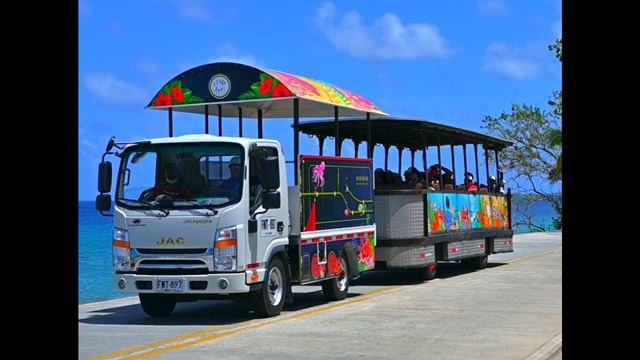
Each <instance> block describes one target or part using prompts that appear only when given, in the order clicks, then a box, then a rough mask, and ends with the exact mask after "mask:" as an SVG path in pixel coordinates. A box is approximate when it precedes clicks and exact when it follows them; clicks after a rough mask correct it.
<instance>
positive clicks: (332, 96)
mask: <svg viewBox="0 0 640 360" xmlns="http://www.w3.org/2000/svg"><path fill="white" fill-rule="evenodd" d="M296 97H297V98H300V99H301V100H305V103H304V104H302V103H301V109H303V110H306V111H308V112H309V113H310V114H311V115H314V114H315V115H317V116H325V114H326V111H328V110H330V108H331V107H332V106H329V107H327V106H326V105H335V106H340V107H342V108H346V110H348V111H347V113H346V114H351V115H354V114H355V113H354V111H355V112H357V113H360V114H361V113H362V112H369V113H372V114H380V115H386V113H384V112H383V111H382V110H380V108H379V107H377V106H376V105H375V104H373V103H372V102H371V101H369V100H367V99H366V98H364V97H362V96H360V95H357V94H355V93H352V92H350V91H348V90H345V89H343V88H340V87H337V86H334V85H331V84H329V83H327V82H324V81H320V80H313V79H309V78H307V77H303V76H298V75H293V74H288V73H285V72H281V71H275V70H262V69H258V68H255V67H252V66H248V65H243V64H236V63H212V64H206V65H201V66H198V67H195V68H193V69H189V70H187V71H185V72H183V73H182V74H180V75H178V76H176V77H174V78H173V79H171V80H170V81H169V82H167V83H166V84H165V85H164V86H163V87H162V89H160V91H158V92H157V93H156V95H155V96H154V97H153V99H152V100H151V101H150V102H149V104H148V105H147V107H148V108H159V109H162V108H168V107H172V108H175V110H176V111H181V110H180V109H183V110H182V111H188V112H200V111H201V110H197V109H196V108H195V106H196V105H199V106H198V108H202V105H205V104H216V103H222V104H229V103H238V104H239V105H240V104H241V105H242V106H243V107H244V106H246V107H251V106H252V104H253V106H254V107H255V106H259V107H264V108H265V109H267V110H265V111H269V110H271V111H272V112H273V113H274V116H275V115H277V114H275V113H276V112H278V111H279V110H280V109H282V107H284V106H285V105H286V106H290V105H289V102H286V103H283V104H282V105H275V104H271V105H268V106H265V105H264V103H265V101H266V102H273V101H276V100H281V99H286V98H296ZM306 101H310V102H313V103H315V104H316V105H313V104H312V103H307V102H306ZM322 103H324V104H326V105H322ZM258 104H260V105H258ZM213 112H215V109H213ZM342 113H344V111H343V112H342Z"/></svg>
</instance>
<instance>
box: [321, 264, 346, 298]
mask: <svg viewBox="0 0 640 360" xmlns="http://www.w3.org/2000/svg"><path fill="white" fill-rule="evenodd" d="M340 267H341V271H340V274H339V275H338V277H335V278H333V279H329V280H325V281H323V282H322V294H323V295H324V297H325V299H327V300H329V301H334V300H344V299H345V298H346V297H347V293H348V292H349V282H350V279H349V268H348V266H347V261H346V260H345V259H344V257H340Z"/></svg>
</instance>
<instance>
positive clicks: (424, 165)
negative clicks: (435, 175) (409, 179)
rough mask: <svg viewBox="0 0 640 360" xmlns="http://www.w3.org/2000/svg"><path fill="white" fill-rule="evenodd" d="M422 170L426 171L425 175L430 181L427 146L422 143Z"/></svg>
mask: <svg viewBox="0 0 640 360" xmlns="http://www.w3.org/2000/svg"><path fill="white" fill-rule="evenodd" d="M422 170H424V172H425V177H426V178H427V181H429V176H428V175H429V174H427V147H426V146H425V145H422Z"/></svg>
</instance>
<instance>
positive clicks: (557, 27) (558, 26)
mask: <svg viewBox="0 0 640 360" xmlns="http://www.w3.org/2000/svg"><path fill="white" fill-rule="evenodd" d="M551 31H552V32H553V36H555V37H556V38H560V37H562V20H558V21H556V22H554V23H553V26H552V27H551Z"/></svg>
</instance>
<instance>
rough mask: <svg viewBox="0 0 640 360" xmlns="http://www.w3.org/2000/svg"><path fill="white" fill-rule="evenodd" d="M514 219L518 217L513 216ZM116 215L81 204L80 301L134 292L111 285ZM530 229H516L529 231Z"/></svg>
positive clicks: (540, 218)
mask: <svg viewBox="0 0 640 360" xmlns="http://www.w3.org/2000/svg"><path fill="white" fill-rule="evenodd" d="M531 209H532V211H533V218H534V220H535V221H536V222H539V223H544V224H546V225H548V226H550V225H551V224H552V223H551V217H552V216H553V208H552V207H551V205H550V204H549V203H546V202H539V203H536V204H534V205H533V206H532V208H531ZM513 220H514V221H515V220H516V219H513ZM112 227H113V218H111V217H104V216H101V215H100V214H99V213H98V212H97V211H96V209H95V205H94V202H93V201H80V203H79V204H78V233H79V241H80V244H79V246H78V265H79V267H78V272H79V274H78V275H79V279H78V285H79V289H78V294H79V302H80V303H87V302H92V301H100V300H109V299H115V298H120V297H126V296H132V295H133V294H124V295H123V294H118V293H117V292H115V291H114V290H113V289H112V285H111V277H112V275H113V265H112V259H111V256H112V254H111V229H112ZM527 231H528V229H516V232H520V233H522V232H527Z"/></svg>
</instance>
